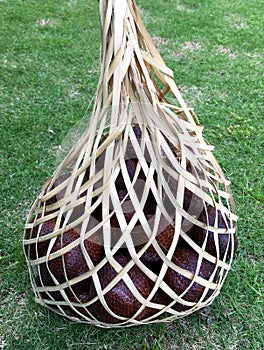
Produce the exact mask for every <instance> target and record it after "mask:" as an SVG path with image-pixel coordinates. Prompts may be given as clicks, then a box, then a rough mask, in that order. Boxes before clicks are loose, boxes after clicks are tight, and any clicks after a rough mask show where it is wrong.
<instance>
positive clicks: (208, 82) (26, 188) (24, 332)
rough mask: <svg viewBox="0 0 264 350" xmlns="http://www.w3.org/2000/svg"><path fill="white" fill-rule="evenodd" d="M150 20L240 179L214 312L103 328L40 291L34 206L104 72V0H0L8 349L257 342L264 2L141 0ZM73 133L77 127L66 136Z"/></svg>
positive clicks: (1, 300)
mask: <svg viewBox="0 0 264 350" xmlns="http://www.w3.org/2000/svg"><path fill="white" fill-rule="evenodd" d="M137 4H138V5H139V7H140V13H141V15H142V17H143V20H144V22H145V24H146V26H147V28H148V30H149V32H150V34H151V36H152V37H153V40H154V41H155V43H156V45H157V47H158V49H159V50H160V52H161V54H162V55H163V57H164V60H165V62H166V63H167V64H168V66H169V67H170V68H172V69H173V71H174V74H175V80H176V83H177V85H178V86H179V88H180V90H181V92H182V94H183V96H184V98H185V99H186V101H187V102H188V105H189V106H190V107H192V108H194V110H195V112H196V114H197V115H198V117H199V119H200V121H201V123H202V124H203V125H205V130H204V135H205V137H206V139H207V140H208V141H209V142H210V143H211V144H213V145H215V147H216V149H215V152H214V154H215V156H216V158H217V159H218V161H219V163H220V164H221V166H222V167H223V169H224V172H225V174H226V176H227V178H230V179H231V180H232V190H233V194H234V197H235V201H236V207H237V214H238V216H239V225H238V236H239V249H238V253H237V255H236V257H235V260H234V263H233V268H232V270H231V271H230V274H229V276H228V278H227V280H226V283H225V285H224V287H223V289H222V293H221V294H220V296H219V297H218V298H217V299H216V300H215V302H214V303H213V305H212V306H211V310H210V314H209V315H207V316H206V315H204V314H202V313H197V314H195V315H192V316H190V317H187V318H185V319H182V320H178V321H175V322H173V323H171V324H168V325H167V324H158V325H151V326H144V327H139V328H131V329H124V330H102V329H98V328H95V327H92V326H88V325H83V324H81V325H80V324H77V323H72V322H69V321H67V320H65V319H63V318H62V317H60V316H57V315H56V314H54V313H52V312H50V311H48V310H47V309H45V308H42V307H40V306H39V305H37V304H36V303H35V302H34V301H33V293H32V291H31V288H30V284H29V277H28V272H27V268H26V264H25V258H24V256H23V251H22V236H23V227H24V223H25V216H26V213H27V211H28V209H29V208H30V206H31V204H32V201H33V200H34V199H35V197H36V196H37V194H38V193H39V191H40V189H41V187H42V185H43V183H44V182H45V180H46V179H47V178H48V177H49V176H50V175H51V174H52V172H53V170H54V169H55V167H56V164H57V162H58V155H59V154H60V153H59V149H60V145H61V144H62V143H63V140H65V137H66V135H67V133H68V131H69V130H70V129H71V128H72V127H74V126H75V125H76V123H77V122H78V121H80V120H81V119H82V118H83V117H84V116H86V117H87V116H89V111H90V110H91V106H90V107H89V105H90V102H91V101H92V99H93V96H94V93H95V89H96V85H97V79H98V75H99V18H98V3H97V1H96V0H86V1H84V0H76V1H74V0H72V1H66V0H57V1H54V0H53V1H51V0H47V1H36V0H35V1H33V0H23V1H22V0H13V1H8V0H2V1H0V108H1V109H0V132H1V137H0V180H1V186H0V223H1V225H0V349H6V350H7V349H8V350H11V349H12V350H13V349H19V350H20V349H21V350H23V349H28V350H37V349H38V350H44V349H96V350H103V349H109V350H112V349H113V350H114V349H120V350H121V349H140V350H141V349H152V350H159V349H162V350H169V349H182V350H188V349H232V350H233V349H256V350H260V349H263V348H264V340H263V334H264V326H263V315H262V312H263V295H264V291H263V272H264V271H263V270H264V269H263V232H264V224H263V214H264V210H263V206H264V191H263V187H264V183H263V178H264V166H263V165H264V164H263V163H264V162H263V155H264V147H263V146H264V126H263V73H264V72H263V57H264V56H263V48H264V45H263V3H262V1H261V0H252V1H251V2H250V3H248V2H247V1H245V0H236V1H231V0H228V1H227V0H218V1H217V2H216V1H212V0H201V1H197V0H181V1H180V0H166V1H161V0H145V1H144V0H140V1H137ZM67 139H69V138H67Z"/></svg>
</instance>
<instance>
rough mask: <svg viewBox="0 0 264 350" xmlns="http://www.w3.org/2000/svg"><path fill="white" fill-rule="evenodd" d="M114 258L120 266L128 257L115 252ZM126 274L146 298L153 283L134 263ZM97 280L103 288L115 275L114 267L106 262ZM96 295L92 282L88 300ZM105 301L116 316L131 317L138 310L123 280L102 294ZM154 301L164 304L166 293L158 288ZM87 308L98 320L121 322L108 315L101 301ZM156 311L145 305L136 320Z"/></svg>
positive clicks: (138, 303)
mask: <svg viewBox="0 0 264 350" xmlns="http://www.w3.org/2000/svg"><path fill="white" fill-rule="evenodd" d="M114 258H115V260H116V261H118V263H119V264H120V265H121V266H123V267H124V266H125V265H126V264H127V263H128V262H129V260H130V258H129V257H128V256H125V255H121V254H120V253H117V254H116V255H115V256H114ZM128 275H129V277H130V278H131V280H132V281H133V283H134V285H135V287H136V288H137V290H138V291H139V293H140V294H141V295H142V297H143V298H147V297H148V295H149V294H150V292H151V291H152V288H153V286H154V283H153V282H152V281H151V280H150V279H149V278H148V277H147V276H146V275H145V274H144V273H143V272H142V271H141V270H140V268H139V267H138V266H136V265H134V266H133V267H132V268H131V269H130V270H129V271H128ZM98 276H99V280H100V283H101V288H102V289H104V288H105V287H106V286H107V285H108V284H109V283H110V282H111V281H112V280H113V279H114V278H115V277H116V276H117V273H116V271H115V269H114V268H113V267H112V266H111V265H110V263H107V264H106V265H104V266H103V267H102V269H101V270H100V271H99V272H98ZM95 296H96V290H95V287H94V285H93V283H92V287H91V294H90V300H91V299H92V298H94V297H95ZM104 298H105V301H106V303H107V305H108V307H109V308H110V309H111V310H112V311H113V312H114V313H115V314H116V315H118V316H121V317H125V318H127V319H129V318H131V317H133V315H134V314H135V313H136V312H137V311H138V309H139V308H140V306H141V303H140V302H139V301H138V300H137V299H136V298H135V296H134V295H133V293H132V292H131V291H130V290H129V289H128V287H127V286H126V284H125V282H124V281H123V280H122V279H121V280H120V281H119V282H118V283H117V284H116V285H115V286H114V287H113V288H112V289H111V290H110V291H109V292H107V293H106V294H105V295H104ZM152 301H153V302H155V303H160V304H163V305H166V304H167V303H168V297H167V295H166V294H165V293H164V292H163V291H161V290H158V291H157V293H156V295H155V296H154V297H153V299H152ZM88 310H89V311H90V312H91V313H92V315H93V316H94V317H96V318H97V319H98V320H99V321H101V322H105V323H113V324H114V323H120V322H122V321H121V320H119V319H118V318H116V317H113V316H112V315H110V314H109V313H108V312H107V310H106V309H105V308H104V306H103V305H102V304H101V302H100V301H99V300H98V301H96V302H94V303H93V304H92V305H91V306H89V307H88ZM156 312H157V310H156V309H152V308H149V307H146V308H144V309H143V311H142V312H141V313H140V314H139V315H138V316H137V317H136V319H137V320H142V319H144V318H147V317H149V316H151V315H154V314H155V313H156Z"/></svg>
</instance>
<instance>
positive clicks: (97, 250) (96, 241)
mask: <svg viewBox="0 0 264 350" xmlns="http://www.w3.org/2000/svg"><path fill="white" fill-rule="evenodd" d="M78 238H80V234H79V229H71V230H69V231H66V232H63V234H62V236H58V237H57V239H56V241H55V243H54V245H53V247H52V249H51V254H52V253H55V252H57V251H58V250H60V249H62V248H64V247H66V246H68V245H69V244H71V243H73V242H74V241H76V240H77V239H78ZM84 248H85V249H86V251H87V253H88V254H89V256H90V258H91V260H92V262H93V264H94V265H96V264H97V263H98V262H99V261H100V259H101V257H102V254H103V247H102V237H101V236H100V235H97V234H94V235H93V236H91V237H89V238H87V239H86V240H85V241H84ZM63 262H64V264H63ZM48 265H49V269H50V271H51V273H52V274H53V276H54V277H55V278H56V279H57V280H58V281H59V282H60V283H63V282H65V281H67V280H71V279H73V278H75V277H78V276H80V275H82V274H84V273H86V272H88V271H89V268H88V266H87V262H86V260H85V257H84V255H83V252H82V248H81V246H80V244H78V245H77V246H76V247H74V248H72V249H71V250H70V251H68V252H67V253H65V254H64V255H62V256H59V257H57V258H55V259H52V260H49V263H48ZM64 266H65V271H64Z"/></svg>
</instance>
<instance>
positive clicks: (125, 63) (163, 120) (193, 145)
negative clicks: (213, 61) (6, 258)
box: [23, 0, 237, 327]
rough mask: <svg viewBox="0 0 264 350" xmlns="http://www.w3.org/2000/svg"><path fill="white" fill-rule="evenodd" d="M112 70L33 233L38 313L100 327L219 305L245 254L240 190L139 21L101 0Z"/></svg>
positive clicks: (35, 214) (106, 62) (104, 46)
mask: <svg viewBox="0 0 264 350" xmlns="http://www.w3.org/2000/svg"><path fill="white" fill-rule="evenodd" d="M99 6H100V20H101V22H100V24H101V70H100V77H99V82H98V87H97V92H96V98H95V103H94V108H93V112H92V116H91V118H90V120H89V124H88V126H87V129H86V130H85V132H84V133H83V135H82V137H81V138H80V140H79V141H78V142H77V144H76V145H75V146H74V147H73V148H72V149H71V151H70V152H69V154H68V155H67V157H66V158H65V159H64V161H63V162H62V163H61V164H60V166H59V167H58V168H57V169H56V171H55V172H54V174H53V176H52V177H51V178H50V179H49V180H48V181H47V182H46V183H45V185H44V187H43V189H42V191H41V193H40V195H39V196H38V198H37V199H36V201H35V203H34V204H33V206H32V208H31V210H30V213H29V216H28V219H27V223H26V227H25V234H24V241H23V246H24V252H25V256H26V259H27V264H28V268H29V272H30V277H31V282H32V286H33V290H34V293H35V299H36V301H37V302H38V303H40V304H42V305H45V306H47V307H48V308H50V309H52V310H53V311H55V312H57V313H59V314H61V315H63V316H66V317H68V318H69V319H71V320H75V321H79V322H86V323H89V324H94V325H97V326H100V327H127V326H132V325H141V324H146V323H154V322H169V321H172V320H174V319H177V318H180V317H183V316H186V315H188V314H191V313H193V312H195V311H197V310H199V309H200V308H203V307H205V306H207V305H209V304H210V303H211V302H212V301H213V300H214V298H215V297H216V296H217V295H218V294H219V292H220V289H221V287H222V285H223V282H224V280H225V278H226V276H227V273H228V271H229V270H230V266H231V263H232V260H233V255H234V252H235V250H236V245H237V238H236V233H235V231H236V221H237V217H236V215H235V209H234V203H233V198H232V194H231V191H230V187H229V185H230V184H229V182H228V181H227V180H226V179H225V177H224V174H223V172H222V170H221V168H220V166H219V164H218V163H217V161H216V160H215V158H214V156H213V155H212V150H213V147H212V146H211V145H210V144H208V143H207V142H206V141H205V140H204V138H203V135H202V131H203V128H202V126H201V125H200V123H199V121H198V119H197V117H196V116H195V114H194V112H193V111H192V110H191V109H189V108H188V107H187V106H186V104H185V102H184V100H183V98H182V96H181V94H180V92H179V90H178V88H177V86H176V84H175V82H174V77H173V73H172V71H171V70H170V69H169V68H168V67H167V66H166V65H165V63H164V61H163V60H162V58H161V56H160V54H159V53H158V51H157V49H156V48H155V46H154V44H153V42H152V41H151V39H150V36H149V34H148V32H147V31H146V29H145V27H144V25H143V23H142V21H141V19H140V16H139V14H138V11H137V8H136V5H135V2H134V0H119V1H114V0H101V1H100V5H99Z"/></svg>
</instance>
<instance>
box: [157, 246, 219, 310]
mask: <svg viewBox="0 0 264 350" xmlns="http://www.w3.org/2000/svg"><path fill="white" fill-rule="evenodd" d="M172 262H173V263H174V264H175V265H176V266H178V267H180V268H182V269H185V270H188V271H190V272H191V273H192V274H195V271H196V267H197V262H198V254H197V253H196V252H195V251H194V250H192V249H189V248H178V249H176V251H175V253H174V256H173V258H172ZM214 268H215V265H214V264H212V263H211V262H209V261H207V260H205V259H203V261H202V264H201V266H200V270H199V273H198V276H200V277H202V278H204V279H206V280H208V279H209V278H210V276H211V275H212V273H213V271H214ZM216 278H217V277H215V280H216ZM164 281H165V282H166V283H167V284H168V286H170V287H171V288H172V290H173V291H174V292H175V293H176V294H177V295H180V294H182V293H183V292H184V291H185V290H186V289H187V288H188V287H189V285H190V283H191V282H192V281H191V279H189V278H187V277H185V276H183V275H181V274H180V273H178V272H176V271H175V270H173V269H172V268H170V267H169V268H168V270H167V273H166V274H165V277H164ZM204 289H205V287H204V286H202V285H200V284H199V283H197V282H194V283H193V285H192V287H191V288H190V289H189V290H188V291H187V292H186V293H185V294H184V296H183V297H182V298H183V299H184V300H186V301H190V302H194V303H197V302H198V301H199V300H200V298H201V296H202V294H203V292H204ZM211 294H212V290H209V291H208V293H207V294H206V296H205V297H204V298H203V301H205V300H207V299H208V298H209V296H210V295H211ZM174 308H175V309H176V310H177V311H183V310H186V309H189V307H188V306H185V305H182V304H180V303H176V304H175V305H174Z"/></svg>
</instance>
